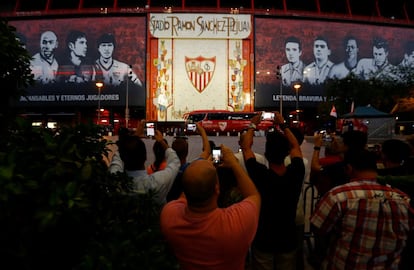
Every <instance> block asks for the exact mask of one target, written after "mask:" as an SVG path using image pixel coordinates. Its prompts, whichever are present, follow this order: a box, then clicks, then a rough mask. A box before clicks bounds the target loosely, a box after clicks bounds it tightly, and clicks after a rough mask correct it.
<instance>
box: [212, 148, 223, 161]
mask: <svg viewBox="0 0 414 270" xmlns="http://www.w3.org/2000/svg"><path fill="white" fill-rule="evenodd" d="M212 154H213V163H214V164H220V163H221V148H220V147H215V148H213V151H212Z"/></svg>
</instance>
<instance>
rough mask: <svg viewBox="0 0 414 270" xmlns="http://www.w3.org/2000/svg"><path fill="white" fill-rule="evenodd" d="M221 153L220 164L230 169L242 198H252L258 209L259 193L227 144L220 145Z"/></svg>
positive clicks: (259, 202)
mask: <svg viewBox="0 0 414 270" xmlns="http://www.w3.org/2000/svg"><path fill="white" fill-rule="evenodd" d="M221 153H222V161H223V163H222V164H221V166H223V167H227V168H231V169H232V171H233V173H234V176H235V177H236V179H237V185H238V187H239V189H240V192H241V194H242V195H243V198H245V199H250V200H252V201H253V202H254V204H256V205H257V207H258V209H260V204H261V198H260V194H259V192H258V191H257V189H256V186H255V185H254V183H253V182H252V180H251V179H250V177H249V175H248V174H247V172H246V171H245V170H244V169H243V168H242V167H241V166H240V163H239V161H238V160H237V158H236V156H234V153H233V151H232V150H231V149H230V148H228V147H227V146H224V145H221Z"/></svg>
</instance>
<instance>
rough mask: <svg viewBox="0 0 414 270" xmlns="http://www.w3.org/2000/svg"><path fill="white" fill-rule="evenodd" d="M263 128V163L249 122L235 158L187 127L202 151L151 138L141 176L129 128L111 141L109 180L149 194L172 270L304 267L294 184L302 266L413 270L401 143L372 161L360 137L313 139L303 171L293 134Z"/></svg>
mask: <svg viewBox="0 0 414 270" xmlns="http://www.w3.org/2000/svg"><path fill="white" fill-rule="evenodd" d="M274 121H275V128H274V129H273V130H272V131H269V132H268V133H267V134H266V142H265V152H264V153H263V155H262V154H261V153H255V152H254V151H253V150H252V146H253V141H254V131H255V127H256V126H257V125H258V124H259V123H260V115H258V116H257V117H254V118H252V119H251V124H250V126H249V128H247V129H246V130H245V131H244V132H242V133H241V134H240V137H239V141H238V142H239V150H238V152H236V153H233V151H232V150H231V149H230V148H229V147H228V146H226V145H220V146H218V147H216V146H215V145H214V143H213V142H212V141H209V140H208V137H207V135H206V132H205V130H204V129H203V127H202V126H201V125H199V124H197V129H196V132H197V133H198V134H199V135H200V136H201V137H202V152H201V153H200V155H199V157H198V158H197V159H195V160H193V161H188V160H187V157H188V151H189V150H188V147H189V146H188V142H187V138H186V137H180V136H178V137H175V138H174V141H173V142H172V144H171V146H169V145H168V142H167V140H165V138H164V137H163V135H162V133H161V132H160V131H156V133H155V136H154V139H155V142H154V149H153V150H154V151H156V152H157V153H158V154H157V155H155V156H156V160H154V163H151V167H152V171H151V172H150V171H148V168H146V167H145V162H146V159H147V152H146V149H145V144H144V142H143V140H142V134H143V126H144V124H141V126H140V127H138V128H137V131H136V132H135V134H130V133H128V131H125V132H121V133H120V136H119V140H118V142H117V147H118V150H117V151H116V152H115V153H114V154H113V156H112V160H111V161H110V163H109V171H110V172H111V173H116V172H121V171H122V172H126V173H127V174H128V175H129V176H130V177H132V178H133V182H134V188H133V190H132V192H133V193H134V192H136V193H147V192H149V191H150V190H152V191H154V192H155V197H154V199H155V200H156V202H157V203H159V204H160V227H161V231H162V233H163V235H164V237H165V240H166V242H167V243H168V245H169V246H170V248H171V250H172V252H173V253H174V254H175V256H176V258H177V260H178V262H179V264H180V267H181V269H240V270H241V269H253V270H255V269H283V270H286V269H292V270H294V269H295V270H296V269H304V261H303V258H304V256H303V254H304V251H303V243H304V238H303V235H304V223H305V220H304V219H305V215H304V213H303V209H304V207H303V201H304V200H303V196H304V194H303V190H304V184H305V183H307V184H309V185H312V186H314V187H315V189H316V190H317V193H318V197H317V199H316V201H314V202H311V203H314V204H315V209H314V211H313V212H312V213H311V216H310V219H309V223H310V224H311V232H312V234H313V236H314V247H313V249H311V254H309V255H310V257H309V263H310V264H311V265H312V267H313V268H314V269H414V266H413V263H412V262H411V261H412V260H411V258H410V254H414V253H413V241H414V235H413V231H414V207H413V204H414V203H413V201H412V200H411V198H412V197H413V196H414V192H413V188H412V186H413V185H412V184H411V185H410V183H414V180H412V179H414V171H413V170H414V169H413V168H414V167H413V166H412V160H413V151H412V149H413V146H412V145H411V144H410V142H411V141H410V140H406V141H403V140H400V139H389V140H386V141H384V142H383V143H382V144H381V147H380V149H381V151H380V154H378V153H375V152H373V151H370V150H369V149H368V147H367V143H368V137H367V134H366V133H364V132H361V131H348V132H346V133H345V134H343V135H342V136H335V135H332V136H331V140H330V141H329V142H328V141H325V140H324V138H323V136H322V135H321V134H315V136H314V138H313V142H314V151H313V154H312V159H311V161H310V162H309V161H308V160H307V159H306V158H304V157H303V154H302V150H301V144H302V142H303V139H304V137H303V134H301V133H300V132H298V130H296V129H295V128H292V127H289V125H287V124H286V123H285V120H284V119H283V117H282V116H281V115H280V114H278V113H275V120H274ZM213 148H214V149H220V150H221V155H220V159H219V160H218V161H217V160H216V159H215V160H216V161H213V158H212V152H213ZM322 152H323V154H322ZM154 164H155V165H156V166H154ZM162 164H163V165H162ZM160 165H161V166H160ZM154 168H156V169H154ZM307 179H309V182H306V181H307Z"/></svg>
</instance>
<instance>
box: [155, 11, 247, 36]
mask: <svg viewBox="0 0 414 270" xmlns="http://www.w3.org/2000/svg"><path fill="white" fill-rule="evenodd" d="M148 25H149V31H150V33H151V34H152V36H154V37H156V38H213V39H229V38H230V39H232V38H236V39H244V38H247V37H249V35H250V33H251V30H252V23H251V16H250V15H245V14H242V15H240V14H235V15H232V14H197V13H191V14H169V13H153V14H151V16H150V20H149V23H148Z"/></svg>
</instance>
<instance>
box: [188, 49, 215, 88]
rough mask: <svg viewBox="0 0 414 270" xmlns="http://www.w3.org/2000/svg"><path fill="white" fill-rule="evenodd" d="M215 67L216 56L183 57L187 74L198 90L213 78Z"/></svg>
mask: <svg viewBox="0 0 414 270" xmlns="http://www.w3.org/2000/svg"><path fill="white" fill-rule="evenodd" d="M215 68H216V57H215V56H214V57H212V58H205V57H203V56H198V57H196V58H190V57H187V56H186V57H185V69H186V71H187V76H188V78H189V79H190V81H191V83H192V84H193V86H194V87H195V88H196V89H197V91H198V92H200V93H201V92H203V90H204V89H205V88H206V87H207V85H208V84H209V83H210V81H211V78H213V75H214V70H215Z"/></svg>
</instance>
